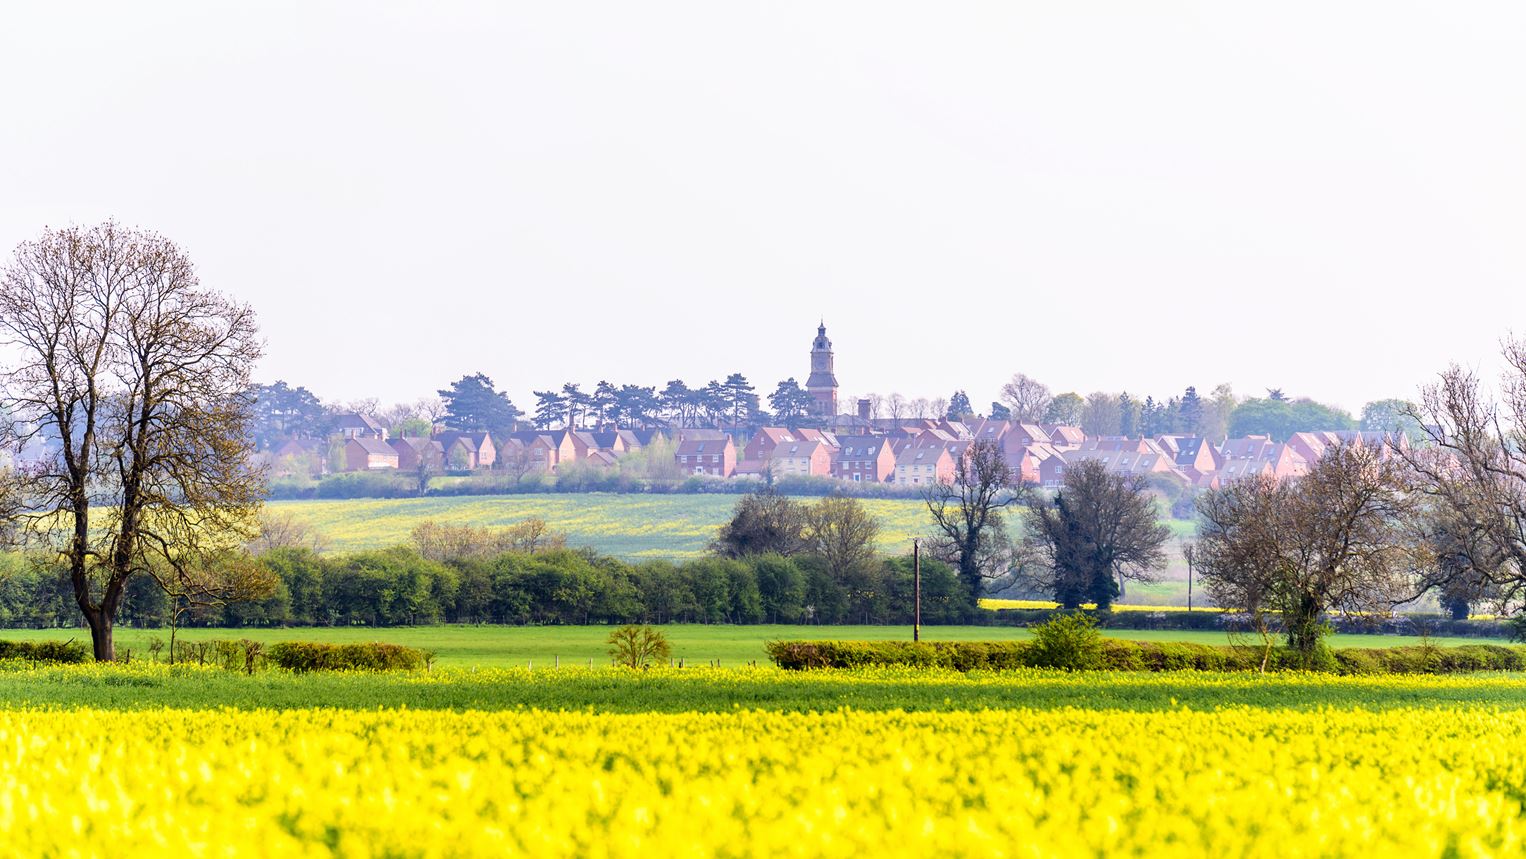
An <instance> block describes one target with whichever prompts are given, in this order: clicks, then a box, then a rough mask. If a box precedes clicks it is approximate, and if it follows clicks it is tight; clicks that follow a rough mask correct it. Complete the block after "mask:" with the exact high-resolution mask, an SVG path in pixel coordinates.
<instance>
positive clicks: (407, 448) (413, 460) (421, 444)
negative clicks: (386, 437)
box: [387, 436, 445, 471]
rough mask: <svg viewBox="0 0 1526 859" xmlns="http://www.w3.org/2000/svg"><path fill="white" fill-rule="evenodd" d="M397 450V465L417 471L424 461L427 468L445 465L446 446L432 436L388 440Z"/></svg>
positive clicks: (406, 469) (440, 467) (438, 467)
mask: <svg viewBox="0 0 1526 859" xmlns="http://www.w3.org/2000/svg"><path fill="white" fill-rule="evenodd" d="M387 443H388V444H389V445H391V446H392V449H393V450H395V451H397V467H398V468H400V469H402V470H404V471H415V470H417V469H418V467H419V463H420V462H421V461H422V462H423V463H424V465H425V467H426V468H431V469H435V470H439V469H442V468H444V467H445V448H444V447H442V446H441V445H440V443H439V442H438V441H435V440H434V439H432V438H413V437H409V436H403V437H402V438H395V439H392V440H391V441H389V442H387Z"/></svg>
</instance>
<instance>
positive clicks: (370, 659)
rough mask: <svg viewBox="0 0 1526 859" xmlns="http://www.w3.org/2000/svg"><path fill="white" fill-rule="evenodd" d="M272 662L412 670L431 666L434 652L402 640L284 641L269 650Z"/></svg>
mask: <svg viewBox="0 0 1526 859" xmlns="http://www.w3.org/2000/svg"><path fill="white" fill-rule="evenodd" d="M265 658H266V659H267V660H268V661H269V663H270V664H272V665H275V666H276V667H278V668H285V669H287V670H290V671H299V672H300V671H411V670H416V669H419V668H425V667H427V666H428V664H429V662H430V659H431V654H429V653H428V652H426V651H423V650H419V649H418V648H415V647H404V646H402V645H400V644H383V643H381V642H373V643H371V644H324V643H321V642H317V641H282V642H278V643H276V644H272V645H271V646H270V647H269V649H267V650H266V651H265Z"/></svg>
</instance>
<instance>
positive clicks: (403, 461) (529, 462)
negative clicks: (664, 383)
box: [271, 414, 657, 476]
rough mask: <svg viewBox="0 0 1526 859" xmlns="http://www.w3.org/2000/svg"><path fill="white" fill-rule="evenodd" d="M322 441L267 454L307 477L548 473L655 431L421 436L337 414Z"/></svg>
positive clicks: (593, 460)
mask: <svg viewBox="0 0 1526 859" xmlns="http://www.w3.org/2000/svg"><path fill="white" fill-rule="evenodd" d="M335 426H336V430H335V432H334V434H333V435H332V436H331V437H329V438H325V439H311V438H299V439H291V440H289V441H287V442H285V443H283V444H281V445H279V446H278V447H276V448H275V450H274V451H272V452H271V458H272V460H273V462H274V463H276V464H277V465H278V466H279V467H280V468H281V469H283V470H286V471H296V470H306V471H308V472H309V473H311V474H312V475H313V476H319V475H322V474H326V473H330V472H334V471H386V470H400V471H416V470H418V469H419V468H420V467H423V468H425V469H428V470H431V471H479V470H482V469H494V468H496V469H503V470H513V471H516V472H518V473H521V474H523V473H528V472H533V471H543V472H555V471H556V470H557V469H558V468H560V467H562V466H565V465H567V464H569V463H573V462H586V463H589V464H592V465H596V466H611V465H614V464H615V463H617V462H619V459H620V457H621V456H623V455H625V454H626V453H628V452H630V451H632V450H636V449H638V448H641V447H643V446H645V445H647V444H649V443H651V440H652V439H653V438H654V437H655V436H656V435H657V432H656V431H655V430H631V429H610V430H607V431H588V430H550V431H536V430H526V431H520V432H512V433H509V434H507V435H503V436H500V437H498V438H494V437H493V435H492V434H491V433H487V432H459V431H444V432H437V433H434V434H433V435H431V436H428V437H411V436H404V437H399V438H389V437H388V432H387V430H386V428H384V427H382V426H381V425H380V424H378V423H376V421H374V420H372V419H371V418H369V417H367V416H365V415H355V414H351V415H341V416H340V417H339V418H337V419H336V421H335Z"/></svg>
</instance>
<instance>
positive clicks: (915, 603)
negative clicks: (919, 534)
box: [911, 537, 922, 641]
mask: <svg viewBox="0 0 1526 859" xmlns="http://www.w3.org/2000/svg"><path fill="white" fill-rule="evenodd" d="M911 590H912V594H913V596H912V614H911V640H912V641H921V640H922V541H921V540H919V539H917V538H915V537H913V538H912V540H911Z"/></svg>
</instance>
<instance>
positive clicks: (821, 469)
mask: <svg viewBox="0 0 1526 859" xmlns="http://www.w3.org/2000/svg"><path fill="white" fill-rule="evenodd" d="M767 462H768V466H767V467H768V468H769V470H770V471H772V472H773V474H774V476H776V477H782V476H784V475H787V474H788V475H795V476H799V477H830V476H831V474H832V448H830V447H828V446H827V445H826V443H825V442H820V441H787V442H781V443H780V444H778V445H777V446H775V447H774V450H773V453H771V454H769V455H768V460H767Z"/></svg>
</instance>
